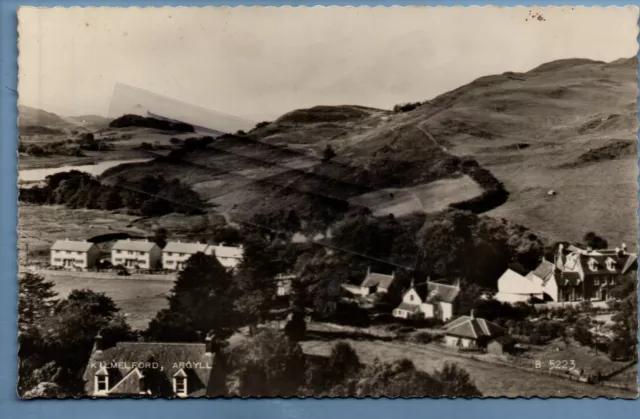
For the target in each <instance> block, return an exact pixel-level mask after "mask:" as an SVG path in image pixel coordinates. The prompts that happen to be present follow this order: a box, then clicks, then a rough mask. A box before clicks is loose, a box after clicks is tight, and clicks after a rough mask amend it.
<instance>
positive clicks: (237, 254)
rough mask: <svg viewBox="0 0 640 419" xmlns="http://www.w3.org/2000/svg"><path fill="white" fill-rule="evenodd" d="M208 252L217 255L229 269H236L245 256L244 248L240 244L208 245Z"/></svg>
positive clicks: (221, 262)
mask: <svg viewBox="0 0 640 419" xmlns="http://www.w3.org/2000/svg"><path fill="white" fill-rule="evenodd" d="M207 254H210V255H215V256H216V258H217V259H218V261H219V262H220V264H221V265H222V266H224V267H225V268H227V269H235V268H236V267H237V266H238V265H239V264H240V262H241V261H242V257H243V256H244V248H243V246H242V245H240V246H237V247H236V246H225V245H224V244H218V245H211V246H209V247H207Z"/></svg>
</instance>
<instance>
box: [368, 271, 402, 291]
mask: <svg viewBox="0 0 640 419" xmlns="http://www.w3.org/2000/svg"><path fill="white" fill-rule="evenodd" d="M393 279H394V276H393V275H385V274H379V273H375V272H370V273H369V274H368V275H367V277H366V278H365V279H364V281H362V285H360V286H361V287H375V286H377V287H379V288H389V285H391V283H392V282H393Z"/></svg>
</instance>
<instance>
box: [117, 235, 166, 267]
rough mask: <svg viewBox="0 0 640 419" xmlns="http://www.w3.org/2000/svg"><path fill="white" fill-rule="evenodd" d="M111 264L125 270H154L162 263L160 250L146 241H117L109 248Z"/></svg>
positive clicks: (152, 243)
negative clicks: (122, 267)
mask: <svg viewBox="0 0 640 419" xmlns="http://www.w3.org/2000/svg"><path fill="white" fill-rule="evenodd" d="M111 263H112V264H113V265H114V266H117V265H122V266H124V267H125V268H133V269H145V270H156V269H159V268H160V266H161V263H162V249H160V247H159V246H158V245H157V244H155V243H154V242H150V241H148V240H131V239H126V240H118V241H117V242H115V243H114V245H113V247H112V248H111Z"/></svg>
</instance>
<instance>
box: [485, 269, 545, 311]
mask: <svg viewBox="0 0 640 419" xmlns="http://www.w3.org/2000/svg"><path fill="white" fill-rule="evenodd" d="M543 297H544V293H543V290H542V280H541V279H539V278H538V279H534V275H533V272H531V273H529V274H528V275H527V276H526V277H524V276H522V275H520V274H519V273H517V272H515V271H512V270H511V269H507V270H506V271H505V273H503V274H502V276H501V277H500V278H499V279H498V293H497V294H496V297H495V298H496V300H498V301H502V302H505V303H517V302H523V303H526V302H528V301H529V300H531V298H538V299H540V300H542V299H543Z"/></svg>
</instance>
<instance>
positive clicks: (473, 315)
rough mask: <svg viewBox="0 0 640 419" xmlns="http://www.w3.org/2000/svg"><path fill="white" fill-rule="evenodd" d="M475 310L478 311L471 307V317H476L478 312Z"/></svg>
mask: <svg viewBox="0 0 640 419" xmlns="http://www.w3.org/2000/svg"><path fill="white" fill-rule="evenodd" d="M475 312H476V311H475V310H474V309H471V315H470V317H471V318H472V319H475V318H476V313H475Z"/></svg>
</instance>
